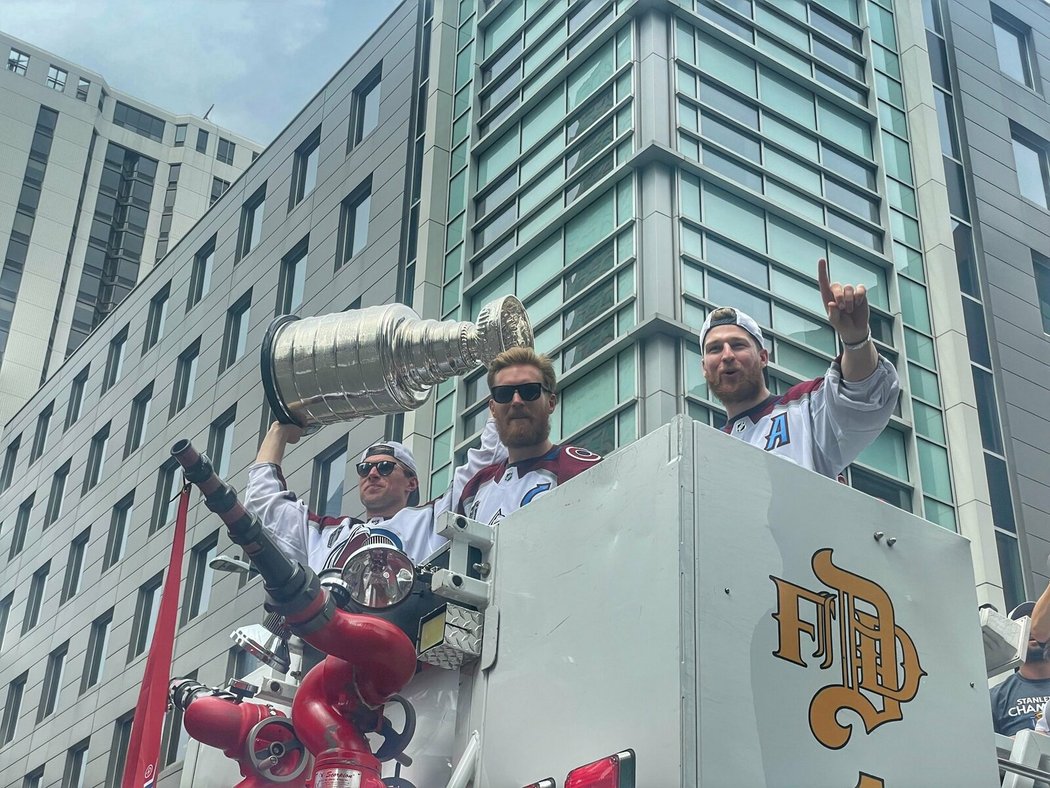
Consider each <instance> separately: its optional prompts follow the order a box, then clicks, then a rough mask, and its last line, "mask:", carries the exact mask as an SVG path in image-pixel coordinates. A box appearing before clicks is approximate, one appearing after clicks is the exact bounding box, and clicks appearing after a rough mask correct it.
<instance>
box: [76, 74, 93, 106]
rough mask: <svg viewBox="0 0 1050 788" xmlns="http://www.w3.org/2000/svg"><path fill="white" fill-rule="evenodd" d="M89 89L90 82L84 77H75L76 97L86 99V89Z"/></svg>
mask: <svg viewBox="0 0 1050 788" xmlns="http://www.w3.org/2000/svg"><path fill="white" fill-rule="evenodd" d="M89 90H91V82H90V81H88V80H86V79H84V78H83V77H78V78H77V98H78V99H80V100H81V101H87V97H88V91H89Z"/></svg>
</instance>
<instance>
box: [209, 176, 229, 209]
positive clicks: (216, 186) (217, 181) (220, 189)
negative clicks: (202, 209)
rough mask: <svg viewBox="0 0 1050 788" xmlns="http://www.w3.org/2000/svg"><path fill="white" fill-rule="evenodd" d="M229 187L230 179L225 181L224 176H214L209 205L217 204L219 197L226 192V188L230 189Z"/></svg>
mask: <svg viewBox="0 0 1050 788" xmlns="http://www.w3.org/2000/svg"><path fill="white" fill-rule="evenodd" d="M229 188H230V182H229V181H224V180H223V179H222V178H219V177H212V179H211V198H210V200H209V201H208V205H209V206H212V205H215V203H216V201H218V199H219V198H220V197H222V195H224V194H226V190H227V189H229Z"/></svg>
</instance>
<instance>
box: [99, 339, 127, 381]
mask: <svg viewBox="0 0 1050 788" xmlns="http://www.w3.org/2000/svg"><path fill="white" fill-rule="evenodd" d="M127 342H128V327H127V326H124V328H122V329H120V331H118V332H117V335H116V336H115V337H113V339H111V340H110V341H109V352H108V353H107V354H106V372H105V374H104V375H103V376H102V393H103V394H105V393H106V392H107V391H109V390H110V389H111V388H113V386H114V385H115V384H116V382H117V381H118V380H120V373H121V371H122V370H123V369H124V346H125V345H126V344H127Z"/></svg>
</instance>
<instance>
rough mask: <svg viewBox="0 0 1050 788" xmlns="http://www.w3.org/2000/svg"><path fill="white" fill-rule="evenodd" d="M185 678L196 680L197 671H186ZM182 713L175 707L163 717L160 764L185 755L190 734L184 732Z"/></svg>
mask: <svg viewBox="0 0 1050 788" xmlns="http://www.w3.org/2000/svg"><path fill="white" fill-rule="evenodd" d="M186 678H188V679H194V680H196V679H197V671H196V670H194V671H192V672H190V673H187V674H186ZM182 715H183V711H182V709H180V708H178V707H175V708H173V709H172V710H171V711H169V712H168V714H167V715H166V717H165V719H164V731H163V733H162V734H161V745H160V751H161V766H171V764H173V763H176V762H178V761H181V760H182V759H183V758H184V757H186V745H188V744H189V743H190V735H189V734H188V733H187V732H186V726H185V725H183V724H182Z"/></svg>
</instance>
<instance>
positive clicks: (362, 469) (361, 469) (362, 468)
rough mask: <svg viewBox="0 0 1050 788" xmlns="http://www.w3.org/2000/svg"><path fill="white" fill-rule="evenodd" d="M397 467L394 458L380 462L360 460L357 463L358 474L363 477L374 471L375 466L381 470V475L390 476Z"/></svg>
mask: <svg viewBox="0 0 1050 788" xmlns="http://www.w3.org/2000/svg"><path fill="white" fill-rule="evenodd" d="M396 467H397V463H396V462H394V460H380V461H379V462H359V463H357V475H358V476H360V477H361V478H362V479H363V478H365V477H366V476H367V475H368V474H370V473H371V472H372V469H373V468H375V469H376V470H377V471H379V475H380V476H389V475H390V474H392V473H393V472H394V468H396Z"/></svg>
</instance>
